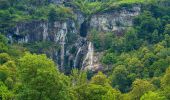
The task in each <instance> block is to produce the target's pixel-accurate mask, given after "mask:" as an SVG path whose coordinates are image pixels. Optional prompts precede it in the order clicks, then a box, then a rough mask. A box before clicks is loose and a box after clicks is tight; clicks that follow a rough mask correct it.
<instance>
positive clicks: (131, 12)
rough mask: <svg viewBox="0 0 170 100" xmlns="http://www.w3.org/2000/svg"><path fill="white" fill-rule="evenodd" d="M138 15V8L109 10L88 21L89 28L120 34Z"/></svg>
mask: <svg viewBox="0 0 170 100" xmlns="http://www.w3.org/2000/svg"><path fill="white" fill-rule="evenodd" d="M139 13H140V6H139V5H135V6H133V7H132V8H126V7H123V8H121V9H118V10H116V9H115V10H110V11H106V12H104V13H98V14H96V15H93V16H92V18H91V20H90V28H91V29H97V30H98V31H104V32H114V33H117V34H122V33H123V31H124V30H125V29H126V28H127V27H131V26H132V25H133V23H132V22H133V18H134V17H135V16H137V15H139Z"/></svg>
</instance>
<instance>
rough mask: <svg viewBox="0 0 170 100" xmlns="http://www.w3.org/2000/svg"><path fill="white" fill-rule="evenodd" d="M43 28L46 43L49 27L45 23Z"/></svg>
mask: <svg viewBox="0 0 170 100" xmlns="http://www.w3.org/2000/svg"><path fill="white" fill-rule="evenodd" d="M42 26H43V40H44V41H45V40H46V38H47V36H48V25H46V24H45V23H44V24H43V25H42Z"/></svg>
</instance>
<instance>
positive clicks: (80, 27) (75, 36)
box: [8, 0, 140, 71]
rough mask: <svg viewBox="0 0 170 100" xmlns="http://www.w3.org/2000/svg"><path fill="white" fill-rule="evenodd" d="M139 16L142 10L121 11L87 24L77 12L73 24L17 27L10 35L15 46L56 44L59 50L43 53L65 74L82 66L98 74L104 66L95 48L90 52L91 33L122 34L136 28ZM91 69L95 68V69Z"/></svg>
mask: <svg viewBox="0 0 170 100" xmlns="http://www.w3.org/2000/svg"><path fill="white" fill-rule="evenodd" d="M55 1H56V2H57V1H63V0H55ZM139 13H140V6H133V7H132V8H121V9H118V10H116V9H114V10H109V11H106V12H102V13H97V14H94V15H93V16H92V17H91V18H90V19H89V20H85V19H86V18H85V16H84V15H83V14H82V13H81V12H80V11H74V14H75V15H76V20H74V21H73V20H71V19H68V20H66V21H56V22H53V23H50V22H48V21H31V22H23V23H18V24H17V25H16V27H14V28H13V29H12V31H10V33H9V34H8V38H9V39H10V41H11V42H12V43H13V42H16V43H26V44H27V43H35V42H42V41H44V42H47V41H50V42H53V43H54V44H55V45H57V46H59V47H60V48H59V49H55V48H53V49H52V50H48V51H47V52H44V53H46V54H47V55H48V56H49V57H51V58H53V59H54V61H56V63H57V64H58V65H59V67H60V69H61V70H65V71H66V70H67V69H68V70H70V68H73V67H74V68H79V69H81V68H82V66H83V67H84V68H86V67H87V66H90V67H89V68H88V69H93V70H94V69H95V70H98V68H101V66H102V65H101V64H99V59H98V56H96V55H100V54H99V53H97V54H96V53H95V48H93V49H88V46H89V44H90V43H91V42H89V41H88V40H87V39H86V36H87V35H88V32H89V30H90V29H96V30H98V31H104V32H113V33H117V34H120V33H121V34H122V33H123V31H124V30H125V29H126V28H127V27H131V26H132V25H133V23H132V22H133V21H132V20H133V18H134V17H135V16H137V15H138V14H139ZM92 44H93V43H91V45H92ZM89 47H90V46H89ZM92 51H93V52H92ZM49 52H50V53H49ZM93 53H94V54H93ZM87 54H88V55H87ZM89 55H90V56H89ZM93 55H94V57H93ZM86 58H87V60H86ZM83 61H84V64H83ZM88 61H90V62H88ZM85 65H87V66H85ZM92 65H93V66H95V68H92V67H93V66H92Z"/></svg>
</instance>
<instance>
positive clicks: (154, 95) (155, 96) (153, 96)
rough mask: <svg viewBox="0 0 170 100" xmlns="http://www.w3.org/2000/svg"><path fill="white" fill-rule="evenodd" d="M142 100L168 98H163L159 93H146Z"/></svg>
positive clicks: (162, 99) (163, 99)
mask: <svg viewBox="0 0 170 100" xmlns="http://www.w3.org/2000/svg"><path fill="white" fill-rule="evenodd" d="M140 100H166V97H165V96H161V95H160V94H159V93H156V92H152V91H149V92H148V93H145V94H144V95H143V96H142V97H141V98H140Z"/></svg>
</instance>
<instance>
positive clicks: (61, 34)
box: [58, 23, 67, 71]
mask: <svg viewBox="0 0 170 100" xmlns="http://www.w3.org/2000/svg"><path fill="white" fill-rule="evenodd" d="M66 35H67V25H66V23H64V24H63V29H62V30H60V32H59V35H58V38H59V40H60V44H61V70H62V71H64V58H65V44H66Z"/></svg>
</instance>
